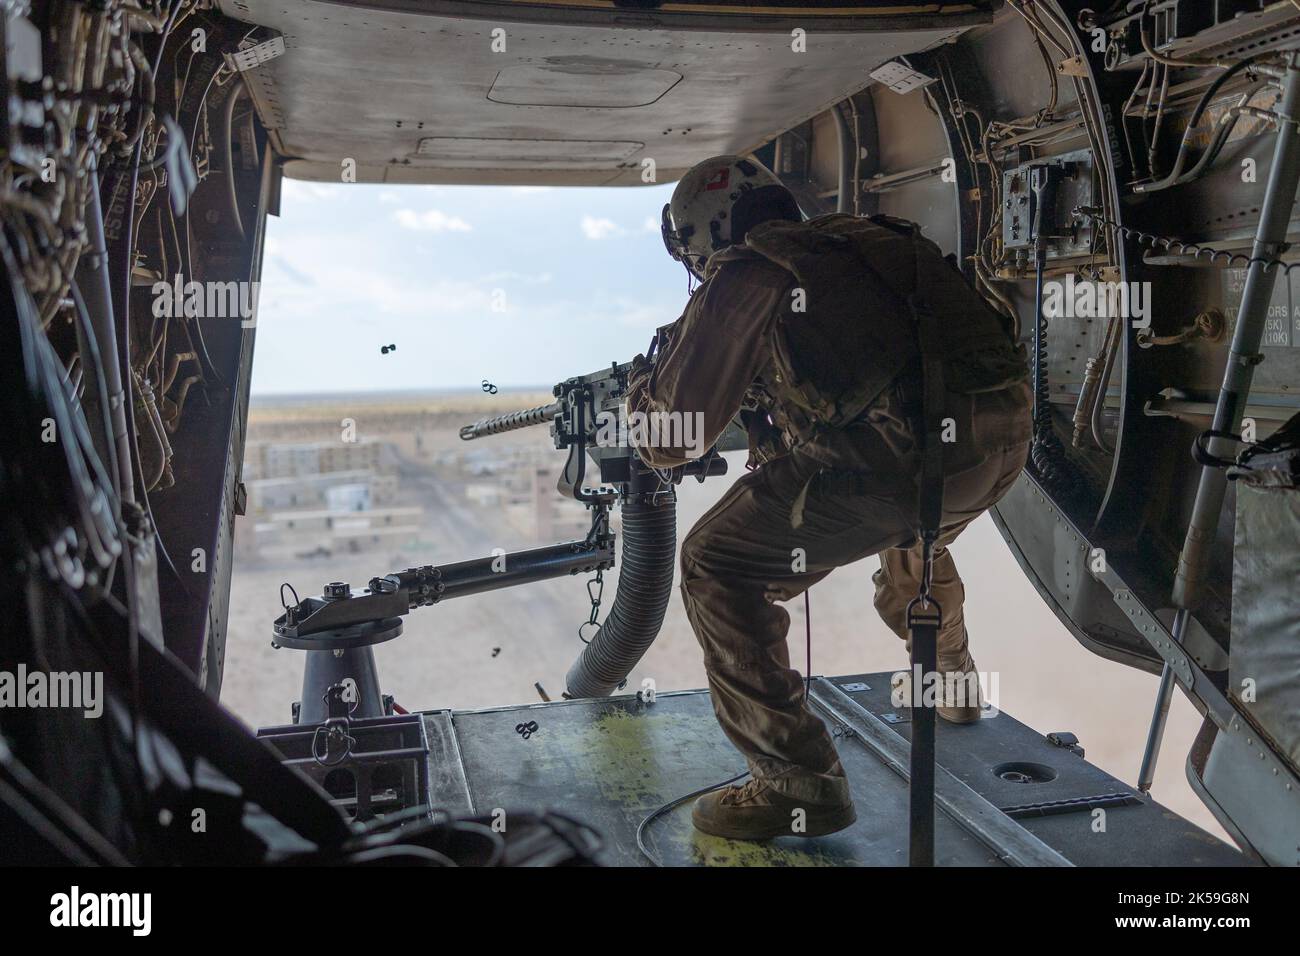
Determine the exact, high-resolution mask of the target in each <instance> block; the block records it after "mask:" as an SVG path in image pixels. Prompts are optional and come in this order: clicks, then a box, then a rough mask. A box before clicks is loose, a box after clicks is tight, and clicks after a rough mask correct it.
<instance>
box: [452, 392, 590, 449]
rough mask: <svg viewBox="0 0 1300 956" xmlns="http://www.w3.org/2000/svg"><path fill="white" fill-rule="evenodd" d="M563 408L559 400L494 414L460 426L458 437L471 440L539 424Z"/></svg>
mask: <svg viewBox="0 0 1300 956" xmlns="http://www.w3.org/2000/svg"><path fill="white" fill-rule="evenodd" d="M563 410H564V407H563V406H562V405H561V404H560V403H559V402H551V404H549V405H538V406H537V407H536V408H525V409H522V410H520V411H517V412H509V413H508V414H505V415H494V416H493V417H492V418H484V419H481V420H479V421H477V422H475V423H474V424H472V425H464V426H462V427H461V430H460V437H461V440H462V441H471V440H472V439H475V438H482V437H483V436H484V435H499V434H501V433H502V432H512V431H514V430H515V429H516V428H528V427H530V426H532V425H541V424H544V423H545V422H549V421H551V420H552V419H554V418H555V416H556V415H559V414H560V412H562V411H563Z"/></svg>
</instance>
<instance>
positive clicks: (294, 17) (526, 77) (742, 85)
mask: <svg viewBox="0 0 1300 956" xmlns="http://www.w3.org/2000/svg"><path fill="white" fill-rule="evenodd" d="M220 3H221V7H222V9H223V10H224V12H226V13H227V14H229V15H231V16H233V17H236V18H238V19H241V20H243V21H245V22H249V23H256V24H259V25H262V26H265V27H269V28H272V29H274V30H276V31H279V32H280V33H281V34H282V35H283V39H284V47H285V50H284V53H283V54H282V55H279V56H276V57H275V58H274V59H270V60H267V61H266V62H264V63H262V64H261V65H260V66H257V67H255V68H253V69H251V70H248V71H246V72H245V73H244V76H245V78H246V80H247V82H248V85H249V88H250V93H251V95H252V97H253V99H254V101H255V103H256V104H257V106H258V110H259V112H260V113H261V115H262V117H263V119H264V120H265V121H266V124H267V125H268V127H270V128H271V130H272V135H273V136H274V137H275V140H276V145H277V148H278V149H279V150H280V151H281V152H282V153H283V154H284V155H285V156H286V157H287V160H288V161H287V162H286V164H285V173H286V175H288V176H290V177H293V178H298V179H311V180H319V181H337V180H339V179H340V176H341V170H342V168H343V164H344V162H345V160H347V159H352V160H353V161H354V162H355V165H356V176H357V181H359V182H406V183H508V184H514V185H534V184H536V185H543V184H555V185H640V184H642V183H643V182H644V179H643V176H642V170H643V167H644V163H643V161H644V160H646V159H650V160H653V161H654V173H655V176H654V181H657V182H671V181H672V180H674V179H676V178H678V177H679V176H680V175H681V173H682V172H684V171H685V170H686V169H688V168H689V167H690V166H692V165H693V164H694V163H696V162H698V161H699V160H701V159H704V158H706V157H708V156H711V155H715V154H718V153H729V152H739V153H744V152H749V151H752V150H753V149H756V148H758V147H759V146H761V145H763V144H764V143H766V142H768V141H769V140H771V139H772V138H773V137H775V136H776V135H778V134H779V133H781V132H783V131H785V130H787V129H789V128H790V127H792V126H795V125H797V124H798V123H800V122H802V121H803V120H805V119H807V118H809V117H810V116H813V115H816V114H817V113H819V112H821V111H822V110H824V109H825V108H826V107H827V106H829V105H830V104H832V103H835V102H837V101H838V100H840V99H843V98H844V97H845V96H847V95H848V94H850V93H852V92H855V91H857V90H859V89H862V88H863V87H864V86H867V85H868V84H869V83H871V79H870V77H869V76H868V73H869V72H870V71H871V70H872V69H874V68H875V67H877V66H878V65H880V64H881V63H883V62H885V61H886V60H889V59H891V58H893V57H895V56H898V55H900V54H906V53H911V52H915V51H917V50H921V49H925V48H927V47H930V46H932V45H934V44H936V43H939V42H942V41H943V40H944V39H946V38H948V37H950V36H953V35H955V34H957V33H958V32H960V31H961V30H962V29H966V28H967V27H968V26H969V23H970V19H969V18H962V20H960V21H953V20H945V19H944V18H943V17H942V16H933V15H932V16H931V17H930V19H929V20H927V21H920V22H923V23H924V24H925V26H924V27H922V28H915V29H902V30H892V31H889V32H884V31H880V30H872V29H870V28H868V27H864V26H861V25H859V26H857V27H855V28H854V29H852V30H847V29H843V28H838V27H837V28H835V29H831V28H829V27H828V28H826V29H825V30H822V31H820V32H818V31H815V30H812V29H810V30H809V31H808V32H807V35H806V50H804V51H803V52H796V51H795V50H794V49H792V45H793V38H792V34H791V31H790V29H789V28H788V26H786V25H784V24H783V25H781V27H780V29H774V28H769V29H766V30H764V29H756V28H755V25H754V23H752V22H743V21H742V19H741V18H740V17H733V18H732V19H733V20H735V21H737V23H738V26H737V29H736V30H735V31H731V30H724V29H721V28H719V27H718V26H716V25H715V26H713V27H711V28H710V29H697V28H690V29H688V28H685V27H681V26H674V27H671V28H669V27H665V26H663V25H662V24H650V25H640V24H639V22H638V23H633V24H630V25H629V24H628V23H627V22H624V21H623V20H620V21H619V22H618V26H617V27H608V26H600V25H593V24H591V23H588V22H583V23H577V22H563V21H561V22H546V23H537V22H530V23H524V22H509V21H507V20H503V19H502V18H501V17H500V16H496V17H493V18H490V19H470V18H466V17H465V16H463V9H462V8H463V7H464V6H465V5H464V4H460V5H458V6H457V10H458V12H459V15H457V16H452V15H450V14H447V13H439V12H437V11H438V10H439V9H440V8H441V7H443V6H445V5H440V4H435V3H426V4H424V5H423V7H422V8H421V11H419V12H417V11H413V10H397V9H378V8H375V7H371V6H360V5H356V4H350V3H329V2H316V0H220ZM494 10H495V12H496V13H497V14H499V13H501V12H502V11H501V9H500V7H496V8H494ZM423 11H428V12H423ZM714 22H715V23H716V21H714ZM856 22H858V23H859V24H860V21H856ZM954 24H956V25H954ZM741 26H743V27H745V29H746V32H739V30H740V28H741ZM912 26H916V21H914V22H913V23H912ZM494 31H496V32H494ZM501 31H504V32H501ZM494 41H495V42H494ZM502 47H504V49H502Z"/></svg>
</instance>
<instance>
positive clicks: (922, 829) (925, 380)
mask: <svg viewBox="0 0 1300 956" xmlns="http://www.w3.org/2000/svg"><path fill="white" fill-rule="evenodd" d="M913 243H914V248H915V250H916V283H915V285H914V287H913V291H912V294H911V295H910V296H909V297H908V306H909V307H910V308H911V310H912V317H913V319H914V320H915V321H916V327H917V340H918V344H919V346H920V351H921V394H922V398H921V416H922V419H923V423H922V430H921V431H922V445H921V476H920V482H919V483H918V500H917V525H918V527H917V536H918V537H919V538H920V540H921V557H922V571H921V584H920V588H919V589H918V591H917V595H916V597H915V598H913V599H912V601H911V603H909V604H908V605H907V630H908V634H909V636H910V638H911V645H912V660H911V664H912V680H911V687H912V701H911V704H912V746H911V755H910V761H909V762H910V768H909V777H910V786H909V792H908V797H909V800H908V803H909V806H908V817H909V831H908V836H909V839H908V844H909V846H908V862H909V864H910V865H911V866H933V865H934V732H935V715H936V702H935V701H934V700H933V699H932V695H930V696H929V697H928V696H927V694H926V690H927V688H926V683H927V680H935V679H937V673H936V672H937V671H938V668H939V662H938V641H939V627H940V625H941V624H942V623H943V610H942V608H940V607H939V603H938V602H937V601H935V600H934V598H933V597H931V595H930V583H931V579H932V577H933V574H934V549H935V543H936V542H937V540H938V538H939V526H940V525H941V524H942V523H943V414H944V408H945V401H944V399H945V395H946V388H945V386H944V378H943V348H942V342H941V340H940V330H939V320H938V317H937V316H936V315H935V314H934V312H933V311H932V310H931V308H930V306H929V304H928V303H927V302H926V301H925V296H924V295H923V293H922V291H921V290H922V285H921V282H922V276H921V253H920V244H919V243H917V242H916V240H915V238H913ZM930 675H935V676H934V677H931V676H930ZM940 692H942V691H941V690H940Z"/></svg>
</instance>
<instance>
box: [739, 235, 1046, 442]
mask: <svg viewBox="0 0 1300 956" xmlns="http://www.w3.org/2000/svg"><path fill="white" fill-rule="evenodd" d="M745 245H746V246H747V247H748V248H749V249H751V250H752V251H754V252H757V253H759V254H760V255H762V256H763V257H764V258H766V259H768V260H770V261H771V262H774V263H775V264H777V265H779V266H781V267H782V268H783V269H785V270H787V271H788V272H790V273H791V274H792V275H793V276H794V278H795V282H796V286H795V287H794V288H793V289H792V291H791V294H790V299H789V302H788V303H787V305H786V308H785V311H784V312H783V314H782V315H781V316H780V317H779V319H778V321H777V322H776V325H775V329H774V333H773V342H772V348H773V353H774V366H775V375H774V379H775V381H773V382H770V383H768V386H769V390H770V391H771V392H772V393H773V394H772V397H773V398H774V399H775V400H776V402H777V403H778V404H779V405H781V406H782V408H781V412H782V413H783V415H782V417H783V418H785V419H786V422H784V423H782V424H783V425H784V427H785V428H786V429H787V430H788V431H789V432H790V433H791V434H790V437H791V438H792V439H793V440H794V441H796V442H803V441H806V440H808V439H809V438H810V437H812V435H813V434H815V433H816V431H817V430H819V429H821V428H827V427H829V428H838V427H841V426H843V425H846V424H848V423H849V422H852V421H853V420H854V419H856V418H857V417H858V416H859V415H861V414H862V412H863V411H865V410H866V409H867V408H868V407H870V406H871V405H872V403H873V402H875V401H876V399H877V398H879V396H880V395H881V393H882V392H883V391H884V390H885V389H886V388H888V387H889V386H890V385H891V384H892V383H893V382H894V381H895V379H896V378H898V377H899V376H900V375H901V374H903V373H904V372H905V371H907V370H908V369H909V368H914V367H916V365H917V360H918V359H919V357H920V348H919V345H918V337H917V329H916V323H915V319H914V316H913V309H912V306H911V303H910V302H909V299H910V297H911V296H912V294H913V293H914V292H919V293H920V295H919V298H920V299H921V300H923V301H924V302H925V304H926V305H928V307H929V309H930V310H931V311H932V312H933V313H934V314H935V316H937V318H938V326H939V328H940V330H941V334H940V336H939V337H940V339H941V348H942V352H943V356H942V358H943V368H944V374H943V381H944V383H945V385H946V388H947V390H948V391H950V392H959V393H963V394H973V393H976V392H991V391H997V390H999V389H1003V388H1006V387H1008V386H1010V385H1012V384H1014V383H1016V382H1019V381H1023V380H1024V379H1025V378H1026V377H1027V376H1028V367H1027V365H1026V361H1025V352H1024V348H1023V346H1017V345H1015V344H1014V343H1013V342H1012V341H1011V334H1010V332H1009V329H1008V323H1007V322H1006V320H1005V319H1004V318H1003V317H1002V316H1001V315H999V314H998V313H997V312H995V311H994V310H993V308H992V307H991V306H989V305H988V304H987V303H986V302H985V301H984V299H983V297H982V296H980V294H979V293H978V292H976V291H975V289H973V288H972V287H971V285H970V284H969V283H968V282H967V281H966V278H965V276H963V275H962V274H961V272H960V271H959V270H958V269H957V267H956V266H955V265H954V264H953V263H952V262H951V261H950V260H948V259H945V258H944V256H943V253H942V252H941V251H940V249H939V247H938V246H937V245H935V244H934V243H933V242H932V241H930V240H929V239H926V238H925V237H924V236H922V235H921V231H920V227H919V226H917V225H916V224H914V223H910V222H907V221H906V220H902V219H894V218H892V217H888V216H872V217H870V218H861V217H856V216H849V215H844V214H840V213H836V214H832V215H827V216H819V217H817V218H816V219H811V220H808V221H807V222H786V221H780V220H777V221H772V222H766V223H763V224H762V225H759V226H756V227H755V228H754V229H751V230H750V231H749V233H748V235H747V236H746V239H745ZM800 293H802V295H800Z"/></svg>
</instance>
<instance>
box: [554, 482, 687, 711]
mask: <svg viewBox="0 0 1300 956" xmlns="http://www.w3.org/2000/svg"><path fill="white" fill-rule="evenodd" d="M622 538H623V548H622V555H621V558H620V560H621V562H622V563H621V564H620V566H619V572H618V590H617V592H616V593H615V595H614V604H613V606H612V607H611V608H610V611H609V614H608V615H607V616H606V617H605V622H604V623H603V624H602V625H601V626H600V630H598V631H597V632H596V636H595V637H593V638H592V639H591V643H589V644H588V645H587V646H586V647H584V648H583V649H582V654H581V655H579V657H578V659H577V660H576V661H574V662H573V666H572V667H570V668H569V673H568V676H567V678H566V679H565V683H566V684H567V691H568V694H567V696H569V697H606V696H608V695H609V694H611V693H613V692H614V691H615V690H616V689H618V688H619V687H620V685H622V683H623V682H624V681H625V680H626V679H627V675H628V674H630V673H631V672H632V668H633V667H635V666H636V665H637V662H638V661H640V660H641V658H642V656H643V655H644V654H645V652H646V651H648V650H649V649H650V645H651V644H653V643H654V639H655V638H656V637H657V636H658V635H659V628H660V626H661V625H662V624H663V621H664V612H665V611H667V609H668V601H669V598H670V597H671V596H672V589H673V565H674V563H675V562H676V556H677V498H676V495H675V494H673V493H671V492H669V493H667V494H659V495H646V496H643V497H637V498H629V499H628V500H626V501H625V502H624V503H623V528H622Z"/></svg>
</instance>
